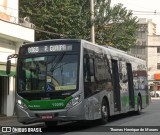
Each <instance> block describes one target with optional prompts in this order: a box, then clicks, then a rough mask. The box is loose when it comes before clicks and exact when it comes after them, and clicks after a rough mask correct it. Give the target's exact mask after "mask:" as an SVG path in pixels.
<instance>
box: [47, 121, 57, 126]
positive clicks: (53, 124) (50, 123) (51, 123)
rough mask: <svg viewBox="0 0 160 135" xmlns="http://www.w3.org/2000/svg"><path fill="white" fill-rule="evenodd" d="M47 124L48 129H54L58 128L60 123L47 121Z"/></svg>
mask: <svg viewBox="0 0 160 135" xmlns="http://www.w3.org/2000/svg"><path fill="white" fill-rule="evenodd" d="M45 124H46V126H47V127H54V126H57V124H58V121H47V122H45Z"/></svg>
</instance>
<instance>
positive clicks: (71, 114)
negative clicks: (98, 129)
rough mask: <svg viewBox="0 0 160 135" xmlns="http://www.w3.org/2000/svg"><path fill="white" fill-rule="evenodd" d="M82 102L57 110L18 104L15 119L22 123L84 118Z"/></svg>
mask: <svg viewBox="0 0 160 135" xmlns="http://www.w3.org/2000/svg"><path fill="white" fill-rule="evenodd" d="M82 110H84V109H82V103H80V104H78V105H76V106H74V107H72V108H70V109H59V110H36V111H35V110H29V109H26V110H25V109H23V108H21V107H19V106H17V108H16V113H17V120H18V121H19V122H20V123H23V124H29V123H35V122H46V121H74V120H84V115H83V114H84V113H83V112H82Z"/></svg>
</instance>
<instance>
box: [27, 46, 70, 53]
mask: <svg viewBox="0 0 160 135" xmlns="http://www.w3.org/2000/svg"><path fill="white" fill-rule="evenodd" d="M59 51H72V45H65V44H62V45H46V46H35V47H29V48H28V53H45V52H59Z"/></svg>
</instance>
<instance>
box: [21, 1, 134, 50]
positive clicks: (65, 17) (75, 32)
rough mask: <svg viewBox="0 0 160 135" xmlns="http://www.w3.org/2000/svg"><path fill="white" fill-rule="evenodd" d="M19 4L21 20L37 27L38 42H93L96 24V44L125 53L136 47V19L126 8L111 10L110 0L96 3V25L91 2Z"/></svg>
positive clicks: (25, 2)
mask: <svg viewBox="0 0 160 135" xmlns="http://www.w3.org/2000/svg"><path fill="white" fill-rule="evenodd" d="M19 4H20V17H23V18H24V17H25V16H28V17H30V20H31V22H32V23H33V24H35V26H36V40H44V39H54V38H80V39H86V40H90V39H91V36H90V28H91V25H92V23H94V25H95V33H96V35H95V36H96V43H98V44H103V45H106V44H109V45H111V46H113V47H116V48H119V49H123V50H128V49H129V48H130V47H132V46H133V45H134V42H135V35H134V33H135V31H136V27H137V26H136V18H134V17H132V12H131V11H127V10H126V8H124V7H123V5H122V4H119V5H116V6H114V7H113V8H111V7H110V3H109V2H108V1H107V0H97V1H96V0H95V20H94V22H91V21H90V15H91V13H90V3H89V0H66V1H62V0H41V1H40V0H20V1H19ZM44 31H45V32H44ZM46 31H47V32H46Z"/></svg>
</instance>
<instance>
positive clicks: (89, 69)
mask: <svg viewBox="0 0 160 135" xmlns="http://www.w3.org/2000/svg"><path fill="white" fill-rule="evenodd" d="M83 66H84V67H83V70H84V81H85V82H93V81H94V75H95V73H94V71H95V70H94V59H92V58H89V55H88V54H86V55H85V57H84V63H83Z"/></svg>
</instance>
